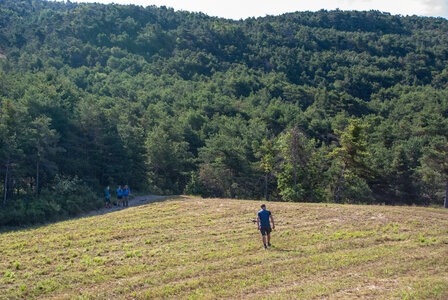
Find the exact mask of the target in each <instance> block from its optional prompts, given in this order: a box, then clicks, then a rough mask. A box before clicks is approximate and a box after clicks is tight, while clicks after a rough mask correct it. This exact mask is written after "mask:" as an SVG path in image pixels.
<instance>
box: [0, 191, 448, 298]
mask: <svg viewBox="0 0 448 300" xmlns="http://www.w3.org/2000/svg"><path fill="white" fill-rule="evenodd" d="M260 204H261V202H259V201H241V200H228V199H201V198H194V197H182V198H175V199H171V200H166V201H163V202H156V203H151V204H147V205H142V206H138V207H131V208H129V209H125V210H121V211H116V212H113V213H109V214H104V215H100V216H94V217H88V218H82V219H76V220H70V221H65V222H60V223H56V224H51V225H46V226H42V227H38V228H32V229H27V230H20V231H12V232H5V233H1V234H0V270H1V279H0V298H5V299H10V298H53V299H64V298H66V299H91V298H98V299H105V298H108V299H133V298H149V299H154V298H182V299H185V298H187V299H203V298H206V299H213V298H229V299H230V298H232V299H235V298H236V299H252V298H253V299H291V298H298V299H301V298H303V299H310V298H311V299H312V298H329V299H346V298H358V297H361V298H372V299H394V298H396V299H428V298H430V299H448V210H444V209H435V208H418V207H385V206H354V205H335V204H302V203H279V202H268V203H267V206H268V207H267V208H268V209H269V210H271V211H272V213H273V216H274V218H275V220H276V223H277V224H276V225H277V226H276V227H277V228H276V230H274V232H273V233H272V241H273V247H271V248H270V249H268V250H266V251H265V250H264V249H263V248H262V244H261V241H260V234H259V233H258V231H257V228H256V225H255V224H254V223H253V222H252V220H253V219H255V217H256V212H257V211H258V210H259V205H260Z"/></svg>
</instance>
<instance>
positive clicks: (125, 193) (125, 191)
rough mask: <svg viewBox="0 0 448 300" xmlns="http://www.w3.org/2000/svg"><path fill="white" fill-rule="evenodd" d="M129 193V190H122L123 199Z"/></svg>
mask: <svg viewBox="0 0 448 300" xmlns="http://www.w3.org/2000/svg"><path fill="white" fill-rule="evenodd" d="M130 191H131V189H130V188H127V189H124V190H123V196H125V197H127V196H129V192H130Z"/></svg>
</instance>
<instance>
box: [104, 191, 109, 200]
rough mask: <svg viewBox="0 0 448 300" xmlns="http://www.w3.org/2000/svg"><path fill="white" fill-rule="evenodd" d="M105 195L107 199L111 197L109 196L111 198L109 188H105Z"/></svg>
mask: <svg viewBox="0 0 448 300" xmlns="http://www.w3.org/2000/svg"><path fill="white" fill-rule="evenodd" d="M104 197H105V198H106V199H109V198H110V194H109V190H108V189H105V190H104Z"/></svg>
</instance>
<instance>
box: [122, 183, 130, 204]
mask: <svg viewBox="0 0 448 300" xmlns="http://www.w3.org/2000/svg"><path fill="white" fill-rule="evenodd" d="M130 194H131V189H130V188H129V187H128V185H125V186H124V189H123V206H126V207H128V206H129V202H128V200H129V199H128V198H129V195H130Z"/></svg>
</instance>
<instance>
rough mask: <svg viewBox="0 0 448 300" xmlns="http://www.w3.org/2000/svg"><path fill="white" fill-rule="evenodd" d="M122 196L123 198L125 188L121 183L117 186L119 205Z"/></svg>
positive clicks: (118, 204)
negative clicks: (122, 187) (123, 188)
mask: <svg viewBox="0 0 448 300" xmlns="http://www.w3.org/2000/svg"><path fill="white" fill-rule="evenodd" d="M122 198H123V190H122V189H121V185H119V186H118V188H117V206H120V203H121V202H122V200H121V199H122Z"/></svg>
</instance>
